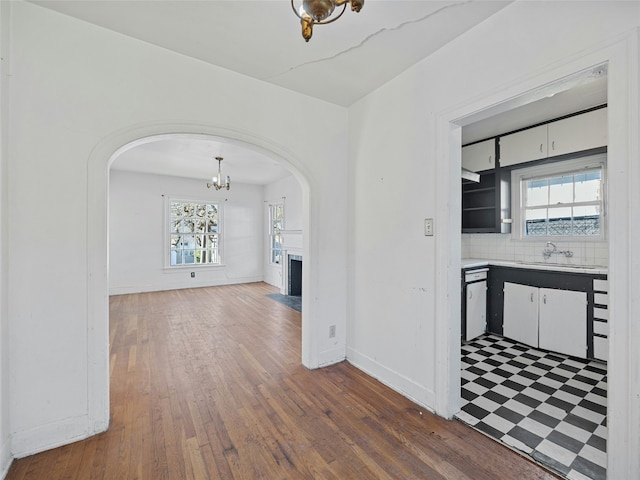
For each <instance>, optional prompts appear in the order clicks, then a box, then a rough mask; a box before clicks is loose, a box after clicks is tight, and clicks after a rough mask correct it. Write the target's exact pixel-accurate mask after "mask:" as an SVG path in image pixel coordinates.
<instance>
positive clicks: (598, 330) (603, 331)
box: [593, 321, 609, 335]
mask: <svg viewBox="0 0 640 480" xmlns="http://www.w3.org/2000/svg"><path fill="white" fill-rule="evenodd" d="M593 333H595V334H597V335H609V324H608V323H607V322H597V321H596V322H593Z"/></svg>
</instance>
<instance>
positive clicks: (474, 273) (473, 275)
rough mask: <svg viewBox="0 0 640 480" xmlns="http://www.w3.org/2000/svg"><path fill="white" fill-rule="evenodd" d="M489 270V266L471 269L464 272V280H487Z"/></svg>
mask: <svg viewBox="0 0 640 480" xmlns="http://www.w3.org/2000/svg"><path fill="white" fill-rule="evenodd" d="M488 271H489V269H488V268H483V269H481V270H469V271H467V272H465V273H464V281H465V283H471V282H478V281H480V280H485V279H486V278H487V272H488Z"/></svg>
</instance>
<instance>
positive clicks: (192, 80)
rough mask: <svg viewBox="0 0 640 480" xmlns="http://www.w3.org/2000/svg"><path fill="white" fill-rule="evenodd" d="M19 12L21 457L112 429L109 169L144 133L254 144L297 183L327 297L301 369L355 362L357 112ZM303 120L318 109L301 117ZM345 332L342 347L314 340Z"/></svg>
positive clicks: (13, 237) (16, 159)
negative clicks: (350, 261)
mask: <svg viewBox="0 0 640 480" xmlns="http://www.w3.org/2000/svg"><path fill="white" fill-rule="evenodd" d="M3 3H4V2H3ZM11 9H12V19H11V20H12V46H13V48H14V52H15V56H14V57H13V58H12V69H13V72H12V73H13V76H12V80H11V82H12V84H11V87H12V91H11V119H10V128H11V132H12V135H11V144H10V146H9V166H8V168H9V176H10V178H11V189H10V191H9V204H10V205H11V209H10V212H9V218H8V220H7V221H8V222H9V224H10V225H11V226H12V228H11V231H10V232H9V236H8V241H9V244H10V245H11V246H12V247H11V251H10V255H9V265H8V272H9V273H8V275H9V282H8V283H9V287H8V288H9V289H8V297H9V299H10V301H9V305H8V309H9V318H10V322H11V325H10V327H11V328H10V331H11V333H10V334H11V338H10V345H11V347H10V348H11V350H10V355H11V368H12V372H11V373H12V374H11V384H10V392H11V398H10V408H11V429H12V432H13V437H12V442H13V453H14V454H19V455H26V454H29V453H33V452H34V451H38V450H41V449H46V448H50V447H52V446H56V445H58V444H61V443H66V442H69V441H71V440H72V439H78V438H82V437H83V436H87V435H91V434H92V433H95V432H96V431H99V430H100V429H101V428H104V427H106V425H107V422H108V388H107V387H108V356H107V354H106V352H107V345H108V335H107V333H108V331H107V326H106V325H107V319H108V310H107V301H106V299H107V297H106V295H107V293H108V284H107V278H108V277H107V273H108V272H107V268H106V262H107V255H106V252H107V241H106V238H107V234H106V226H107V204H108V202H107V199H108V194H107V191H106V188H107V179H108V177H107V162H108V160H109V157H110V156H111V155H112V154H113V153H114V152H115V151H116V150H117V149H118V148H120V147H122V146H123V145H124V144H126V143H128V142H130V141H134V140H137V139H138V138H140V137H141V136H145V135H152V134H160V133H173V132H175V130H180V132H179V133H212V134H217V135H222V136H224V135H226V136H228V137H232V138H233V140H235V141H240V142H248V141H251V142H254V145H255V148H258V149H261V151H262V152H263V153H264V152H266V153H267V154H268V155H269V156H270V157H271V158H274V159H275V160H277V161H282V162H285V163H286V164H287V165H288V167H290V168H291V169H293V170H295V171H296V172H297V174H298V175H299V176H300V178H301V179H302V181H303V182H304V185H305V187H304V188H305V190H304V191H305V195H304V200H303V201H304V202H306V203H305V208H304V213H303V218H302V223H303V224H304V225H305V228H307V226H308V225H312V227H311V228H309V230H310V235H309V237H308V241H306V242H305V245H304V248H305V249H306V250H307V251H308V252H309V255H310V256H311V257H312V258H313V259H314V261H313V262H308V264H307V267H306V268H305V272H304V273H303V274H304V275H305V278H306V282H305V285H306V288H307V289H308V292H307V293H308V295H309V297H311V296H313V297H314V298H316V301H314V302H309V303H308V304H306V305H305V306H304V307H303V308H305V309H306V310H305V312H303V352H302V353H303V355H302V358H303V362H304V363H305V365H307V366H309V367H312V368H315V367H318V366H319V365H323V364H330V363H334V362H337V361H341V360H342V359H344V357H345V342H346V339H345V336H344V332H345V330H346V327H345V322H346V268H347V267H346V264H347V261H346V260H347V257H346V255H347V251H346V227H347V224H346V220H347V209H346V207H345V206H346V188H347V153H348V152H347V112H346V110H345V109H344V108H342V107H338V106H335V105H331V104H329V103H327V102H321V101H317V100H314V99H313V98H311V97H308V96H305V95H300V94H296V93H293V92H290V91H287V90H285V89H283V88H279V87H274V86H272V85H269V84H266V83H263V82H260V81H257V80H254V79H251V78H249V77H246V76H244V75H239V74H236V73H233V72H230V71H228V70H225V69H222V68H218V67H215V66H211V65H207V64H205V63H204V62H201V61H197V60H194V59H191V58H188V57H185V56H183V55H179V54H175V53H172V52H170V51H168V50H165V49H162V48H157V47H154V46H152V45H149V44H146V43H143V42H139V41H137V40H135V39H132V38H130V37H127V36H124V35H119V34H115V33H113V32H109V31H107V30H105V29H103V28H100V27H96V26H93V25H91V24H88V23H86V22H82V21H78V20H75V19H73V18H70V17H67V16H64V15H61V14H58V13H55V12H53V11H50V10H48V9H45V8H42V7H39V6H37V5H34V4H32V3H28V2H11ZM45 39H46V41H45ZM301 112H313V114H312V115H309V116H306V117H305V118H304V122H301V121H300V115H301ZM318 131H322V132H323V139H324V141H323V142H322V143H321V144H318V142H317V141H316V139H317V132H318ZM311 144H313V145H314V148H313V149H309V148H308V145H311ZM328 172H331V175H329V174H328ZM232 188H233V187H232ZM103 192H104V193H103ZM328 198H330V199H331V201H327V199H328ZM336 205H338V206H340V208H336ZM34 225H37V232H34ZM158 233H160V232H158ZM230 254H231V256H233V252H230ZM261 267H262V257H260V261H259V267H258V268H261ZM254 270H255V268H254V266H252V267H251V268H250V269H249V270H248V271H236V272H234V275H237V277H238V278H241V277H246V276H251V275H253V273H254ZM229 273H231V272H229ZM128 275H129V278H131V275H132V274H131V273H129V274H128ZM196 278H197V277H196ZM121 280H123V279H122V278H121ZM119 281H120V280H119ZM136 281H144V283H149V284H152V283H153V281H151V280H148V279H136ZM102 285H104V290H102ZM96 286H97V287H96ZM96 288H97V289H96ZM34 299H35V300H34ZM334 324H335V325H338V328H337V331H338V332H339V334H338V335H337V336H336V338H334V339H329V338H328V336H327V338H320V337H316V336H313V335H312V334H311V332H313V331H316V330H317V331H326V332H328V331H329V325H334ZM90 369H91V370H90Z"/></svg>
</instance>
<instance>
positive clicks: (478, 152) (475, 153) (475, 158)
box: [462, 138, 496, 172]
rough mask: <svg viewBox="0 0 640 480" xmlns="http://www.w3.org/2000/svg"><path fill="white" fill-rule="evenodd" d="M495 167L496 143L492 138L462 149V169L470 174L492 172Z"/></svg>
mask: <svg viewBox="0 0 640 480" xmlns="http://www.w3.org/2000/svg"><path fill="white" fill-rule="evenodd" d="M495 166H496V141H495V139H494V138H492V139H490V140H485V141H484V142H480V143H474V144H473V145H467V146H466V147H462V168H464V169H467V170H470V171H472V172H483V171H485V170H493V169H494V167H495Z"/></svg>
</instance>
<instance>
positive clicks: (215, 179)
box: [207, 157, 231, 190]
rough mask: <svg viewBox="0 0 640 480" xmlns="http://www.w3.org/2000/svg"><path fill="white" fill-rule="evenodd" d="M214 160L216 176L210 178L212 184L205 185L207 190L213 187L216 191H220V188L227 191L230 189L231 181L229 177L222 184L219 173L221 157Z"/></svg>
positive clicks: (220, 173)
mask: <svg viewBox="0 0 640 480" xmlns="http://www.w3.org/2000/svg"><path fill="white" fill-rule="evenodd" d="M216 160H217V161H218V175H216V176H214V177H211V182H212V183H207V188H211V187H215V188H216V190H220V189H222V188H226V189H227V190H229V189H230V188H231V179H230V178H229V175H227V176H226V177H225V179H224V183H222V172H221V171H220V163H221V162H222V157H216Z"/></svg>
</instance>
